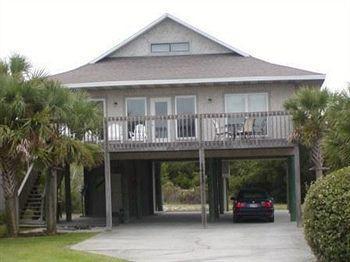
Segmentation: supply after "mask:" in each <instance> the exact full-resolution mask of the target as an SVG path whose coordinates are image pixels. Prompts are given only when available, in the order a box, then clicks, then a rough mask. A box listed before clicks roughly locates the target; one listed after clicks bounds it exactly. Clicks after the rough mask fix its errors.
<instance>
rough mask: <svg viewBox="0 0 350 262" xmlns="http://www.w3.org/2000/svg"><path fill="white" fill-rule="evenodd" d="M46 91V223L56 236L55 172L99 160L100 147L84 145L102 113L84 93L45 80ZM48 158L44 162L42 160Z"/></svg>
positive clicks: (94, 163) (94, 132)
mask: <svg viewBox="0 0 350 262" xmlns="http://www.w3.org/2000/svg"><path fill="white" fill-rule="evenodd" d="M45 92H46V97H47V102H48V105H49V107H48V108H49V111H50V122H51V127H52V130H51V131H52V132H51V133H50V136H49V137H48V139H47V140H46V144H45V147H46V152H47V158H45V159H44V161H43V163H44V165H45V167H46V170H47V172H46V191H45V192H46V196H47V198H46V222H47V233H48V234H54V233H56V210H57V173H58V172H59V170H62V169H63V168H65V167H67V166H69V165H70V164H77V165H82V166H84V167H87V168H89V167H92V166H94V165H97V164H99V163H100V162H101V161H102V159H103V158H102V156H103V155H102V151H101V147H100V146H99V145H97V144H89V143H84V142H83V137H84V135H85V134H86V133H87V132H92V133H93V134H97V133H98V132H99V129H100V128H101V126H100V124H101V123H102V114H101V113H102V112H100V111H99V110H98V108H97V107H96V106H95V105H94V104H93V103H92V102H90V101H88V100H87V97H86V95H85V94H84V93H81V92H73V91H70V90H67V89H66V88H63V87H62V86H61V84H60V83H58V82H55V81H52V80H47V81H46V83H45ZM46 159H48V161H47V162H45V160H46Z"/></svg>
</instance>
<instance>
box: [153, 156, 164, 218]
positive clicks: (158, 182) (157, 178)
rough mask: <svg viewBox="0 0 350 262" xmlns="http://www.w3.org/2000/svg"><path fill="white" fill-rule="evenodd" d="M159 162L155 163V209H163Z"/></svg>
mask: <svg viewBox="0 0 350 262" xmlns="http://www.w3.org/2000/svg"><path fill="white" fill-rule="evenodd" d="M160 168H161V163H159V162H156V163H155V184H156V186H155V188H156V210H157V211H163V196H162V195H163V194H162V179H161V176H160V175H161V174H160Z"/></svg>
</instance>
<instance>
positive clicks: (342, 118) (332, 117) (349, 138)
mask: <svg viewBox="0 0 350 262" xmlns="http://www.w3.org/2000/svg"><path fill="white" fill-rule="evenodd" d="M326 118H327V123H328V126H329V128H328V130H327V133H326V135H325V138H324V143H323V145H324V152H325V155H326V160H327V163H328V164H329V165H330V167H331V168H332V169H339V168H342V167H346V166H350V87H349V88H348V90H346V91H343V92H341V93H338V94H334V95H333V96H332V97H331V99H330V106H329V109H328V110H327V114H326Z"/></svg>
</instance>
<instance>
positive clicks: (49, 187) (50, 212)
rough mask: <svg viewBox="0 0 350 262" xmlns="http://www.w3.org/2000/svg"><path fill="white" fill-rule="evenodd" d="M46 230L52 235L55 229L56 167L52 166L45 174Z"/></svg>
mask: <svg viewBox="0 0 350 262" xmlns="http://www.w3.org/2000/svg"><path fill="white" fill-rule="evenodd" d="M45 205H46V208H45V209H46V230H47V234H49V235H53V234H56V231H57V225H56V224H57V221H56V218H57V169H55V168H52V169H50V170H49V171H48V173H47V176H46V201H45Z"/></svg>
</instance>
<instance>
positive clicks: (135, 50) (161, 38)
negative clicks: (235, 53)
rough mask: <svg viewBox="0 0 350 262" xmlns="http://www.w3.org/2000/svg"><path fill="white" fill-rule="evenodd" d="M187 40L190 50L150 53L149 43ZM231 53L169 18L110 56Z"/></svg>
mask: <svg viewBox="0 0 350 262" xmlns="http://www.w3.org/2000/svg"><path fill="white" fill-rule="evenodd" d="M169 42H189V43H190V52H176V53H165V54H160V53H151V43H169ZM218 53H232V51H231V50H229V49H227V48H226V47H223V46H221V45H219V44H218V43H215V42H214V41H211V40H209V39H207V38H205V37H203V36H201V35H200V34H198V33H196V32H194V31H192V30H190V29H189V28H186V27H184V26H183V25H180V24H178V23H176V22H175V21H173V20H171V19H165V20H164V21H163V22H161V23H159V24H158V25H156V26H155V27H152V28H151V29H150V30H149V31H147V32H145V33H144V34H142V35H141V36H139V37H138V38H136V39H134V40H133V41H131V42H130V43H129V44H127V45H125V46H123V47H122V48H120V49H119V50H117V51H115V52H114V53H112V54H111V55H110V56H111V57H130V56H150V55H169V54H170V55H182V54H185V55H187V54H218Z"/></svg>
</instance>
